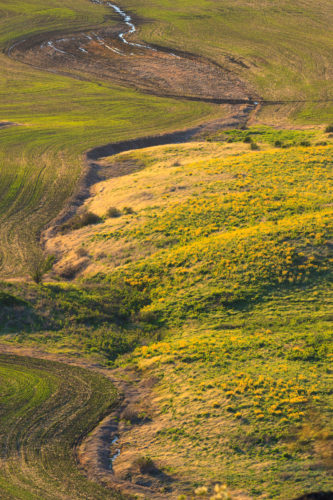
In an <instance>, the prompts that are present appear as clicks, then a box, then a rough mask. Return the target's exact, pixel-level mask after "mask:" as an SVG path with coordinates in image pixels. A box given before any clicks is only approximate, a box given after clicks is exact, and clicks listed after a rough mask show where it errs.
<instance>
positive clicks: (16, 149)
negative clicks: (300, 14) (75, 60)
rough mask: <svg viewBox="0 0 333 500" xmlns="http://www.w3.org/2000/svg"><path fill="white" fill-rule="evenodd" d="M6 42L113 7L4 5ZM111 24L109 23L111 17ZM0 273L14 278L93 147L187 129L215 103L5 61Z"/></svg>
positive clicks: (0, 28) (82, 22)
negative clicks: (184, 100) (8, 125)
mask: <svg viewBox="0 0 333 500" xmlns="http://www.w3.org/2000/svg"><path fill="white" fill-rule="evenodd" d="M0 8H1V11H2V16H1V19H0V33H1V35H0V44H1V47H2V48H3V49H5V47H7V48H8V47H9V46H10V45H11V43H12V42H14V41H15V40H16V39H18V38H19V39H22V38H23V39H24V38H25V37H27V36H30V35H31V34H32V33H35V32H36V31H40V32H47V31H48V30H50V29H52V30H54V29H57V30H60V29H61V30H71V29H77V28H78V27H83V28H84V27H86V26H87V25H88V24H89V26H92V25H93V26H94V25H96V24H99V23H103V22H104V17H105V15H106V13H109V12H108V11H107V9H104V8H103V7H101V6H96V5H94V4H92V3H91V2H89V1H79V2H49V3H48V5H47V6H45V5H44V4H42V3H40V2H37V1H35V2H17V3H14V4H13V3H10V4H8V2H2V3H1V2H0ZM107 22H108V23H109V22H111V21H110V20H109V19H107ZM0 67H1V69H0V122H1V121H11V122H15V123H18V124H19V125H20V126H18V127H11V128H6V129H1V130H0V143H1V153H0V192H1V198H0V216H1V219H0V231H1V238H0V273H1V274H2V275H3V276H13V274H15V273H21V272H22V264H23V263H24V261H25V260H26V258H27V254H29V252H30V250H27V249H28V248H31V247H33V246H34V245H35V242H36V240H37V237H38V233H39V231H40V230H41V228H43V227H44V226H45V224H46V223H47V222H49V221H50V219H52V218H53V217H55V216H56V215H57V213H58V212H59V211H60V210H61V208H62V207H63V205H64V202H65V200H66V199H67V198H68V196H69V195H70V194H71V193H72V192H73V190H74V188H75V186H76V183H77V181H78V178H79V176H80V174H81V173H82V171H83V168H84V159H83V157H82V154H83V153H84V151H86V150H87V149H88V148H89V147H92V146H96V145H99V144H103V143H106V142H110V141H116V140H119V139H125V138H126V139H127V138H130V137H137V136H141V135H148V134H149V133H152V132H159V131H163V130H166V129H168V130H170V129H174V128H175V127H176V128H177V127H180V128H181V127H183V126H186V125H187V124H189V123H190V122H195V121H198V120H202V119H204V117H205V116H208V115H209V114H211V113H214V109H213V107H212V106H210V105H200V104H197V103H196V104H192V103H182V102H180V101H175V102H173V101H170V100H163V99H157V98H151V97H148V96H141V95H139V94H137V93H135V92H133V91H127V90H123V89H120V88H119V87H112V85H105V86H104V84H103V83H101V82H85V81H79V80H75V79H72V78H66V77H62V76H57V75H54V74H51V73H45V72H42V71H39V70H36V69H33V68H31V67H29V66H26V65H23V64H21V63H16V62H15V61H13V60H11V59H9V58H8V57H7V56H6V55H4V54H2V55H0Z"/></svg>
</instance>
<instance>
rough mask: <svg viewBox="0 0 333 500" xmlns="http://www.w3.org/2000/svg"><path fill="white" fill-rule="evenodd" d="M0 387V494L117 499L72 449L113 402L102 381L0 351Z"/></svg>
mask: <svg viewBox="0 0 333 500" xmlns="http://www.w3.org/2000/svg"><path fill="white" fill-rule="evenodd" d="M0 390H1V411H0V429H1V441H0V446H1V450H2V453H1V460H2V463H1V472H0V491H1V498H3V499H6V500H7V499H8V500H9V499H10V500H13V499H20V500H28V499H35V498H38V499H41V500H42V499H43V500H47V499H49V500H51V499H52V500H53V499H55V498H57V499H58V498H59V499H65V498H73V499H82V498H87V499H88V498H89V499H91V500H92V499H96V500H97V499H104V498H120V496H119V495H117V494H114V493H112V492H110V491H108V490H106V489H104V488H102V487H101V486H99V485H97V484H95V483H92V482H90V481H88V480H87V479H86V478H85V477H84V476H83V474H82V473H80V472H79V471H78V469H77V464H76V460H75V456H74V450H73V447H74V446H75V444H76V443H77V441H78V440H79V439H80V438H81V437H82V435H83V434H84V433H86V432H88V431H89V430H91V429H92V427H93V426H94V425H96V423H97V422H98V420H99V419H100V418H101V416H103V414H105V412H106V411H107V410H108V409H109V408H110V407H111V405H112V403H113V402H114V399H115V389H114V387H113V386H112V384H111V383H110V382H109V381H108V380H107V379H105V378H104V377H102V376H98V375H96V374H94V373H91V372H88V371H87V370H83V369H79V368H70V367H67V366H66V365H63V364H60V363H53V362H50V361H48V362H46V361H42V360H32V359H31V358H24V357H16V356H8V355H1V356H0ZM41 420H42V422H43V425H41Z"/></svg>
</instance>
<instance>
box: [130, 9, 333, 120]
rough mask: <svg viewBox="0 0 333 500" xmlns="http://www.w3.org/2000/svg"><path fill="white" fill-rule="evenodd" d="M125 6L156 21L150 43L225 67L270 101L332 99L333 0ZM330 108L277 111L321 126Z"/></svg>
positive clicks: (145, 30)
mask: <svg viewBox="0 0 333 500" xmlns="http://www.w3.org/2000/svg"><path fill="white" fill-rule="evenodd" d="M123 5H126V7H129V8H131V9H132V10H133V11H134V12H135V13H137V14H138V15H140V16H143V17H144V18H148V19H150V20H152V21H154V22H151V23H147V24H144V25H143V26H142V36H143V37H144V38H145V39H147V40H148V41H150V42H155V43H157V44H160V45H164V46H173V47H175V48H182V49H184V50H187V51H191V52H194V53H198V54H202V55H204V56H206V57H209V58H210V59H213V60H215V61H217V62H219V63H222V64H227V66H228V65H229V67H230V68H232V70H233V71H236V72H238V73H239V74H241V75H242V76H243V77H244V78H245V79H246V80H250V81H252V82H253V83H254V84H255V86H256V88H258V90H259V93H260V94H261V96H262V97H264V98H265V99H269V100H272V99H273V100H287V101H289V100H291V101H292V100H295V99H301V100H304V99H308V100H313V99H314V100H325V99H331V100H332V98H333V87H332V72H333V66H332V57H331V53H332V44H333V31H332V26H333V9H332V4H331V2H330V0H320V1H315V0H308V1H306V2H304V1H303V0H293V1H291V0H283V1H280V2H276V1H273V2H271V1H267V0H255V1H245V0H237V1H234V0H225V1H223V2H216V1H214V0H200V1H196V2H191V1H189V0H181V1H179V2H177V5H176V6H174V5H173V6H172V8H171V3H170V2H169V1H168V0H157V1H155V2H154V3H153V4H152V3H151V2H149V1H145V0H143V1H141V2H136V1H134V0H125V1H124V2H123ZM208 34H209V35H208ZM207 35H208V36H207ZM228 55H229V56H230V55H232V56H234V58H235V59H236V61H235V62H234V63H233V61H232V60H230V58H228ZM332 110H333V107H332V103H329V104H326V105H323V104H319V105H318V104H314V103H312V104H308V105H306V106H300V107H297V106H295V105H294V106H291V107H290V108H288V107H287V108H286V110H285V111H283V110H281V109H280V115H281V113H282V114H283V113H293V114H294V115H295V116H296V117H298V119H299V120H301V121H309V122H310V123H314V122H317V123H322V122H323V121H324V122H325V121H330V120H332ZM280 117H281V116H280Z"/></svg>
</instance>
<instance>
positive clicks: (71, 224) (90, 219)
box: [61, 212, 102, 233]
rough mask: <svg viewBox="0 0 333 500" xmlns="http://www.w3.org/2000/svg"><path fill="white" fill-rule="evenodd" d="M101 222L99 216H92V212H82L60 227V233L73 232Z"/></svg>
mask: <svg viewBox="0 0 333 500" xmlns="http://www.w3.org/2000/svg"><path fill="white" fill-rule="evenodd" d="M99 222H102V219H101V217H99V215H96V214H94V213H93V212H83V213H81V214H77V215H75V216H74V217H72V219H70V220H69V221H68V222H66V223H65V224H63V225H62V227H61V231H62V233H66V232H68V231H74V230H75V229H80V228H81V227H84V226H89V225H90V224H98V223H99Z"/></svg>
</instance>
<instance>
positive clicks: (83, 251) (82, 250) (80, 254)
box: [75, 247, 88, 257]
mask: <svg viewBox="0 0 333 500" xmlns="http://www.w3.org/2000/svg"><path fill="white" fill-rule="evenodd" d="M75 253H76V255H77V256H78V257H87V255H88V250H87V249H86V248H84V247H80V248H78V249H77V250H76V252H75Z"/></svg>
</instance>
